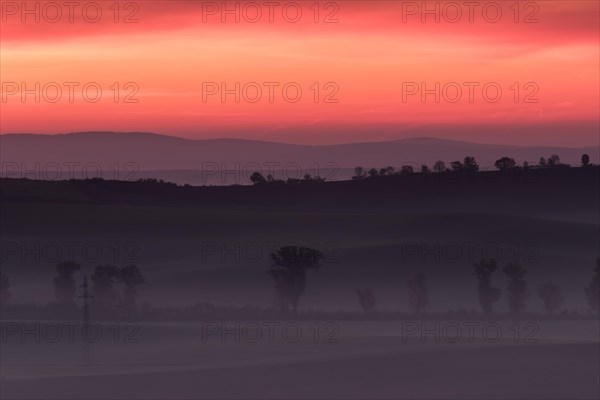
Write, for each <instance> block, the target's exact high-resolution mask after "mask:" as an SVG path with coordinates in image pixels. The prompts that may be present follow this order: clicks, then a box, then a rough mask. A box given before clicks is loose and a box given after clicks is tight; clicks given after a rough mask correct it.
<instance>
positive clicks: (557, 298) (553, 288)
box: [538, 282, 563, 314]
mask: <svg viewBox="0 0 600 400" xmlns="http://www.w3.org/2000/svg"><path fill="white" fill-rule="evenodd" d="M538 295H539V296H540V298H541V299H542V301H543V302H544V308H545V309H546V312H547V313H548V314H553V313H554V311H556V309H557V308H558V307H560V305H561V304H562V303H563V297H562V293H561V291H560V287H558V285H556V284H555V283H554V282H547V283H544V284H543V285H542V286H540V288H539V290H538Z"/></svg>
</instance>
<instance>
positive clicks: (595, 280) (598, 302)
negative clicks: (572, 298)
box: [585, 258, 600, 313]
mask: <svg viewBox="0 0 600 400" xmlns="http://www.w3.org/2000/svg"><path fill="white" fill-rule="evenodd" d="M585 300H586V301H587V303H588V305H589V306H590V309H591V310H592V311H594V312H597V313H598V312H600V258H598V259H596V268H594V275H593V277H592V281H591V282H590V284H589V285H588V286H587V287H586V288H585Z"/></svg>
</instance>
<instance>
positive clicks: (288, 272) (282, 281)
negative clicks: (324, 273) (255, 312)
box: [267, 246, 323, 315]
mask: <svg viewBox="0 0 600 400" xmlns="http://www.w3.org/2000/svg"><path fill="white" fill-rule="evenodd" d="M322 259H323V254H322V253H321V252H320V251H319V250H315V249H311V248H309V247H297V246H285V247H280V248H279V249H277V250H276V251H275V253H273V254H271V266H270V267H269V270H268V271H267V273H268V274H269V275H271V277H272V278H273V283H274V285H275V290H276V292H277V296H278V301H279V305H280V307H281V311H282V312H283V313H286V312H287V310H288V307H289V306H291V307H292V310H293V311H294V315H297V314H298V302H299V301H300V297H301V296H302V294H303V293H304V290H305V289H306V271H308V270H309V269H315V270H316V269H318V268H319V267H320V264H321V260H322Z"/></svg>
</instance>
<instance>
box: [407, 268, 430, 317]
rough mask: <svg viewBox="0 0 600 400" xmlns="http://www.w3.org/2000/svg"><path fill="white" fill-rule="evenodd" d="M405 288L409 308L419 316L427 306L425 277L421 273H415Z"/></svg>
mask: <svg viewBox="0 0 600 400" xmlns="http://www.w3.org/2000/svg"><path fill="white" fill-rule="evenodd" d="M407 286H408V301H409V304H410V307H411V308H412V310H413V312H414V313H415V314H419V313H421V312H422V311H423V310H425V308H426V307H427V306H428V305H429V288H428V287H427V275H426V274H425V273H423V272H417V273H416V274H415V275H414V276H413V277H412V278H410V279H409V280H408V282H407Z"/></svg>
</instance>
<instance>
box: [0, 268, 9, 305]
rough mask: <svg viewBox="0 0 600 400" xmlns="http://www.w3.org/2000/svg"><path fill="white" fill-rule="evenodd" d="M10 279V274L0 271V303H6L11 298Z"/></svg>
mask: <svg viewBox="0 0 600 400" xmlns="http://www.w3.org/2000/svg"><path fill="white" fill-rule="evenodd" d="M9 288H10V280H9V279H8V275H6V274H5V273H4V272H3V271H0V304H6V303H8V301H9V300H10V291H9V290H8V289H9Z"/></svg>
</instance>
